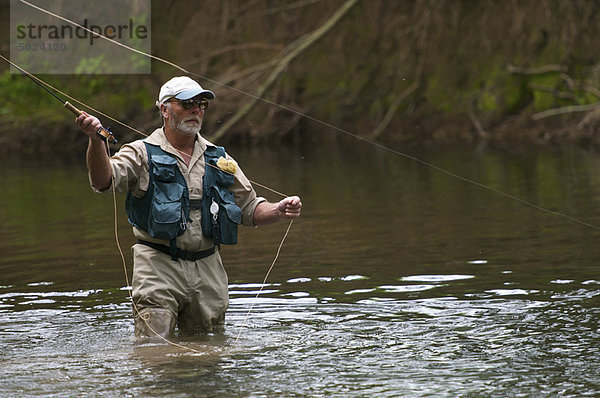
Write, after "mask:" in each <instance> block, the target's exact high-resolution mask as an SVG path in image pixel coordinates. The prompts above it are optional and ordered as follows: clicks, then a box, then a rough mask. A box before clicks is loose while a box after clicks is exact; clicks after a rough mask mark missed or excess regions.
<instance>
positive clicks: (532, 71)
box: [507, 64, 567, 75]
mask: <svg viewBox="0 0 600 398" xmlns="http://www.w3.org/2000/svg"><path fill="white" fill-rule="evenodd" d="M507 68H508V71H509V72H510V73H514V74H517V75H542V74H544V73H550V72H566V71H567V67H566V66H564V65H544V66H540V67H537V68H523V67H519V66H514V65H512V64H508V65H507Z"/></svg>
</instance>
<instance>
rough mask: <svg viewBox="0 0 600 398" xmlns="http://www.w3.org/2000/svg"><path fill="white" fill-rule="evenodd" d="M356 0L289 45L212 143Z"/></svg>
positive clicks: (247, 110) (215, 135) (219, 130)
mask: <svg viewBox="0 0 600 398" xmlns="http://www.w3.org/2000/svg"><path fill="white" fill-rule="evenodd" d="M357 1H358V0H347V1H346V2H345V3H344V4H343V5H342V6H341V7H340V8H339V9H338V10H337V11H336V12H335V13H334V14H333V15H332V16H331V17H330V18H329V19H328V20H327V21H326V22H325V23H324V24H323V25H321V27H319V28H318V29H316V30H314V31H312V32H311V33H309V34H308V35H306V36H304V37H301V38H300V39H298V40H296V41H295V42H294V43H292V44H290V45H289V46H288V47H287V50H288V51H287V53H286V51H283V53H284V54H285V55H283V56H282V57H281V59H280V60H279V61H278V63H277V66H276V67H275V69H274V70H273V71H272V72H271V74H270V75H269V76H268V77H267V79H266V80H265V81H264V82H263V84H262V86H260V87H259V88H258V90H257V92H256V93H255V94H254V95H253V96H252V98H251V99H250V100H249V101H248V102H246V103H245V104H244V105H243V106H242V107H241V108H240V109H239V110H238V111H237V112H236V114H235V115H233V116H232V117H231V119H228V120H227V121H226V122H225V123H224V124H223V125H222V126H221V127H220V128H219V129H218V130H217V131H216V132H215V133H214V134H213V135H212V136H211V137H210V139H211V140H213V141H216V140H218V139H219V138H221V137H222V136H223V135H224V134H225V133H226V132H227V130H229V128H230V127H231V126H233V125H234V124H235V123H237V121H238V120H240V119H241V118H242V117H243V116H244V115H245V114H246V113H248V112H249V111H250V109H252V107H253V106H254V104H255V103H256V102H257V101H258V100H259V99H261V97H262V95H263V94H264V93H265V91H266V90H267V89H268V88H269V87H270V86H271V85H272V84H273V82H274V81H275V80H276V79H277V78H278V77H279V75H281V73H282V72H283V71H284V70H285V68H287V66H288V65H289V63H290V62H291V61H292V60H293V59H294V58H296V57H297V56H298V55H300V54H301V53H302V52H304V50H306V49H307V48H309V47H310V46H311V45H312V44H313V43H315V42H316V41H317V40H318V39H319V38H321V37H322V36H323V35H325V33H327V32H328V31H329V30H330V29H331V28H332V27H333V26H335V24H336V23H337V22H338V21H339V20H340V19H341V18H342V16H344V14H346V12H348V10H350V9H351V8H352V7H353V6H354V4H356V2H357Z"/></svg>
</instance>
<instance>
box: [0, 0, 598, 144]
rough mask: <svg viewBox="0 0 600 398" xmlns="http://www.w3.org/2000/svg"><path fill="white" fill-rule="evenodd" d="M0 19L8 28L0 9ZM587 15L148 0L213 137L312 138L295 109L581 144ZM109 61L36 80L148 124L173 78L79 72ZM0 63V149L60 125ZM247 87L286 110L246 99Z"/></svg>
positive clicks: (558, 9)
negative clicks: (199, 88) (203, 102)
mask: <svg viewBox="0 0 600 398" xmlns="http://www.w3.org/2000/svg"><path fill="white" fill-rule="evenodd" d="M194 4H196V3H194ZM0 13H2V14H4V15H3V16H4V18H5V21H7V20H8V8H7V7H5V8H2V9H0ZM336 13H339V15H338V16H339V19H335V18H334V16H335V15H336ZM599 13H600V5H599V4H598V3H596V2H594V1H584V0H573V1H568V2H565V1H562V0H540V1H537V2H516V3H515V2H471V1H466V0H457V1H450V2H448V1H447V2H443V1H437V0H416V1H412V2H405V1H388V0H368V1H367V0H358V1H355V0H331V1H301V2H298V1H294V0H289V1H285V2H271V1H268V0H254V1H250V2H247V1H227V2H202V3H198V4H197V5H195V6H193V7H191V6H190V3H189V2H184V1H174V2H173V1H166V0H154V1H153V2H152V21H151V24H152V50H153V54H154V55H156V56H158V57H162V58H165V59H168V60H169V61H171V62H174V63H176V64H178V65H181V66H182V67H184V68H186V69H187V70H189V71H191V72H193V73H195V74H197V75H198V76H196V78H197V79H198V80H199V81H200V83H201V84H202V85H203V86H206V87H208V88H210V89H213V90H215V91H216V93H217V100H216V101H215V103H214V105H213V106H211V108H210V111H209V112H208V113H207V115H206V120H205V125H204V134H205V135H207V136H208V137H211V136H212V135H213V134H216V137H218V141H220V142H222V141H228V140H238V139H243V140H249V141H263V140H273V139H292V138H294V139H300V140H302V139H317V140H319V139H321V137H324V136H325V135H324V134H322V132H323V131H324V130H325V129H328V127H325V126H323V125H320V124H318V123H316V122H315V121H314V120H311V119H309V118H303V117H300V116H299V114H303V113H306V114H308V115H310V116H311V118H316V119H318V120H322V121H324V122H326V123H329V124H332V125H335V126H337V127H340V128H344V129H347V130H349V131H351V132H353V133H356V134H359V135H362V136H365V137H369V138H376V139H381V140H390V141H393V140H403V141H412V142H422V141H423V140H426V141H430V140H436V139H444V140H451V141H465V140H467V141H473V140H480V139H485V140H492V141H497V142H501V141H505V140H508V139H510V140H515V139H516V140H529V141H532V140H534V141H539V140H543V141H544V142H547V141H553V142H559V143H561V142H565V141H574V142H578V143H585V144H589V143H592V144H595V143H596V141H597V138H596V130H597V127H596V126H597V125H598V122H599V121H598V117H597V116H595V112H594V108H595V104H596V103H598V102H599V101H600V59H598V56H597V55H596V53H597V51H596V49H597V47H598V46H597V45H596V44H597V42H598V39H597V37H599V35H598V31H599V30H600V26H599V25H597V24H595V23H594V22H595V17H596V16H597V15H599ZM175 21H176V23H175ZM325 27H326V28H327V30H323V31H322V32H320V30H322V29H324V28H325ZM319 32H320V33H319ZM7 47H8V45H6V46H4V47H3V48H7ZM300 48H302V51H298V50H299V49H300ZM3 54H5V55H6V52H3ZM108 57H110V54H98V55H97V56H96V57H94V58H87V59H85V58H84V59H81V60H79V63H78V65H75V66H74V67H75V68H76V71H77V73H78V75H70V76H66V75H45V76H44V75H43V76H40V77H41V78H42V79H44V80H45V81H48V82H49V83H50V84H52V85H55V86H56V87H57V88H59V89H60V90H63V91H65V92H66V93H68V94H69V95H72V96H73V97H75V98H78V99H80V100H82V101H84V102H85V103H86V104H89V105H90V106H93V107H94V108H97V109H99V110H101V111H102V112H104V113H106V114H109V115H111V116H113V117H115V118H118V119H119V120H121V121H123V122H125V123H127V124H130V125H132V126H136V127H138V128H142V129H144V130H152V128H153V127H155V126H156V125H158V124H159V123H160V121H159V120H158V117H157V114H156V109H155V107H154V100H155V97H156V93H157V92H158V89H159V87H160V85H161V83H162V82H164V81H165V80H166V79H168V78H170V77H172V76H174V75H179V74H182V72H181V71H178V70H177V69H175V68H173V67H172V66H168V65H165V64H163V63H160V62H158V61H155V60H153V61H152V74H151V75H143V76H139V75H138V76H136V75H131V76H125V75H97V74H93V73H95V71H97V70H101V69H102V65H103V64H105V63H106V62H110V60H109V59H108ZM134 62H135V61H134ZM137 62H139V58H137ZM7 69H8V65H4V69H3V72H2V73H1V74H0V95H1V96H2V98H4V99H5V101H2V103H0V126H2V127H3V128H2V130H3V134H2V136H3V137H2V141H3V142H5V141H6V140H21V139H28V140H29V139H31V137H30V136H28V135H31V134H32V133H31V132H32V131H34V130H36V128H41V127H44V128H48V127H49V126H50V127H52V128H54V129H58V130H62V131H69V130H74V126H73V124H72V117H71V116H72V115H70V114H68V113H67V112H66V111H64V110H62V109H60V104H59V103H58V102H57V101H55V100H54V99H52V98H51V97H50V96H48V95H47V94H46V93H44V92H43V91H41V89H40V88H39V87H37V86H35V85H34V84H33V83H32V82H31V81H29V80H28V79H26V78H25V77H23V76H21V75H18V74H10V73H9V72H8V70H7ZM216 82H218V83H220V84H217V83H216ZM230 87H233V88H234V90H232V89H230ZM242 92H243V93H248V94H250V95H244V94H242ZM257 93H258V94H259V95H260V96H261V97H262V98H264V99H266V100H268V101H269V102H273V103H276V104H281V105H282V106H283V107H284V108H287V109H284V108H283V107H277V106H275V105H273V104H270V103H265V102H261V101H258V102H256V103H252V101H253V98H252V95H255V94H257ZM289 109H294V110H296V111H297V112H298V113H294V112H290V111H289ZM598 113H599V114H600V112H598ZM109 124H111V125H113V127H115V126H114V122H113V123H109ZM32 127H33V128H32ZM119 129H124V128H121V127H119V128H118V129H116V130H119ZM565 131H566V132H567V133H565ZM116 134H117V135H118V136H119V135H121V136H125V137H127V138H129V139H133V138H136V135H135V134H134V133H131V132H128V131H121V132H117V133H116ZM327 136H329V135H327ZM81 143H82V145H84V140H81Z"/></svg>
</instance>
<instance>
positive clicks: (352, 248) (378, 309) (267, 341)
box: [0, 146, 600, 397]
mask: <svg viewBox="0 0 600 398" xmlns="http://www.w3.org/2000/svg"><path fill="white" fill-rule="evenodd" d="M230 151H232V152H233V153H234V155H236V158H237V159H238V161H239V162H240V164H241V165H242V167H243V168H244V170H245V171H246V173H247V174H248V175H250V177H251V178H252V177H254V179H256V180H258V181H260V182H262V183H265V182H267V185H269V186H273V187H277V188H278V190H279V191H282V192H290V193H299V194H300V195H301V196H302V197H303V201H304V203H305V209H304V214H303V217H302V219H301V220H299V221H298V222H297V223H294V226H293V227H292V230H291V232H290V235H289V237H288V239H287V240H286V243H285V245H284V247H283V249H282V252H281V256H280V258H279V260H278V261H277V263H276V266H275V268H274V269H273V272H272V274H271V275H270V277H269V279H268V281H267V283H265V284H264V285H263V284H262V281H263V278H264V276H265V273H266V271H267V269H268V267H269V265H270V264H271V262H272V260H273V257H274V255H275V250H276V248H277V244H278V243H279V241H280V239H281V237H282V235H283V233H284V232H285V228H286V225H276V226H271V227H268V228H259V229H257V230H248V229H245V230H243V231H242V233H241V236H240V244H239V245H238V247H235V248H230V247H224V248H223V251H222V255H223V258H224V261H225V263H226V266H227V268H228V272H229V275H230V286H229V288H230V296H231V306H230V311H229V312H228V317H227V324H226V326H227V328H226V332H225V333H224V334H220V335H209V336H203V337H197V338H188V339H183V338H176V339H175V342H176V343H177V344H180V345H182V346H184V347H188V348H189V349H188V350H186V349H181V348H178V347H173V346H169V345H164V344H155V343H136V342H134V340H133V338H132V336H133V323H132V320H131V307H130V302H129V300H128V298H127V297H128V291H127V287H126V286H125V278H124V274H123V270H122V266H121V263H120V258H119V257H118V254H117V252H116V250H115V247H114V243H113V242H112V240H113V232H112V228H113V225H112V199H111V198H110V197H109V196H95V195H93V194H92V193H91V192H90V191H89V188H88V186H87V176H86V175H85V172H84V171H83V165H81V164H79V165H76V166H73V165H70V166H60V167H59V166H55V167H49V168H45V169H37V168H36V169H29V170H28V169H11V168H10V167H5V168H2V169H1V171H0V177H2V178H3V181H4V182H5V185H6V187H5V189H3V190H0V220H1V222H0V248H1V250H2V254H3V255H2V256H0V344H2V347H3V349H2V350H1V351H0V358H1V361H0V383H1V384H2V386H3V387H4V389H3V391H4V392H5V393H6V394H7V395H18V396H20V395H26V396H31V395H64V394H65V391H68V392H69V393H68V394H69V395H84V394H86V395H87V394H89V395H96V396H104V395H106V396H113V395H156V396H157V395H160V396H186V395H189V396H215V397H216V396H269V397H271V396H403V395H406V396H415V395H435V396H438V395H439V396H457V395H458V396H465V395H469V394H471V395H475V396H480V395H490V394H491V395H498V396H513V395H540V394H543V395H551V396H552V395H561V396H569V395H571V396H580V395H592V396H593V395H599V394H600V376H598V375H597V368H598V366H599V365H600V352H599V351H600V348H599V347H600V345H599V344H598V343H599V342H600V336H599V334H598V333H599V330H600V328H599V325H598V319H599V317H598V315H599V310H598V308H599V307H598V297H599V296H600V279H599V278H598V273H597V260H598V251H597V250H596V247H597V245H596V244H595V243H596V240H597V236H596V234H597V232H596V231H595V230H593V229H590V228H585V227H583V226H581V225H579V224H575V223H572V222H569V221H568V220H565V219H563V218H560V217H556V216H552V215H549V214H547V213H542V212H539V211H537V210H535V209H532V208H530V207H527V206H523V205H522V204H521V203H518V202H515V201H511V200H508V199H506V198H505V197H502V196H499V195H497V194H495V193H493V192H489V191H485V190H481V189H479V188H477V187H475V186H472V185H470V184H466V183H464V182H461V181H457V180H455V179H452V178H449V177H448V176H446V175H443V174H440V173H438V172H435V171H434V170H431V169H427V168H425V167H423V166H419V165H417V164H415V163H412V162H410V161H409V160H406V159H399V158H397V157H392V156H390V155H389V154H387V153H379V152H377V151H375V152H374V151H371V150H367V151H363V150H361V149H358V148H356V147H348V148H346V147H342V146H340V147H333V148H323V149H316V150H315V149H311V150H310V151H305V150H304V149H303V148H295V149H287V150H285V149H280V148H279V149H277V150H269V149H268V148H265V149H261V150H260V151H259V150H256V149H248V150H242V149H233V150H231V149H230ZM418 155H419V157H420V158H423V159H425V160H427V161H430V162H432V163H434V164H437V165H439V166H441V167H445V168H447V169H449V170H451V171H453V172H456V173H458V174H461V175H464V176H465V177H468V178H471V179H475V180H477V181H480V182H482V183H485V184H489V185H492V186H494V187H497V188H498V189H502V190H503V191H506V192H510V193H512V194H516V195H519V196H521V197H523V198H524V199H526V200H529V201H533V202H535V203H538V204H540V205H543V206H545V207H548V208H549V209H554V210H560V211H562V212H566V213H569V214H570V215H572V216H575V217H577V218H581V219H583V220H586V221H588V222H590V223H593V224H600V222H599V218H598V214H597V208H598V200H599V197H600V195H599V194H600V185H599V177H598V176H597V173H596V172H595V170H597V169H598V166H599V165H598V160H597V157H596V156H594V155H592V154H581V153H577V152H569V151H564V152H548V151H540V152H537V153H521V154H506V153H495V152H489V153H473V152H470V151H463V150H456V149H448V148H445V149H443V150H438V151H427V152H423V153H420V154H418ZM261 194H264V195H267V196H269V195H270V194H269V193H265V192H261ZM272 199H277V198H272ZM118 200H119V202H120V203H121V204H122V201H123V198H122V197H119V199H118ZM120 206H122V205H120ZM118 223H119V227H118V230H119V235H120V238H121V242H122V245H123V246H124V247H128V246H130V245H131V244H132V243H133V242H132V237H131V234H130V231H129V226H128V225H127V222H126V219H125V215H124V212H123V211H121V212H120V213H119V219H118ZM126 256H127V257H128V254H127V253H126ZM128 272H129V273H130V272H131V270H130V269H128ZM250 308H252V310H251V311H250V313H249V312H248V311H249V309H250ZM238 336H239V339H238ZM192 350H193V351H192Z"/></svg>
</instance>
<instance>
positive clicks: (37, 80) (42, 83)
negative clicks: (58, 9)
mask: <svg viewBox="0 0 600 398" xmlns="http://www.w3.org/2000/svg"><path fill="white" fill-rule="evenodd" d="M0 58H2V59H3V60H4V61H6V62H8V63H9V64H10V65H12V66H14V67H15V68H17V69H18V70H20V71H21V72H22V73H23V74H25V75H26V76H27V77H29V78H30V79H31V80H33V81H34V82H35V83H37V84H38V85H39V86H40V87H42V88H43V89H44V90H45V91H47V92H48V93H50V94H52V96H53V97H55V98H56V99H58V100H59V101H61V102H62V103H63V104H66V103H67V102H65V101H64V100H63V99H62V98H60V97H58V96H57V95H56V94H55V93H54V92H53V91H51V90H50V89H52V90H54V91H56V92H58V93H60V94H61V95H63V96H64V97H66V98H69V99H70V100H72V101H74V102H76V103H78V104H79V105H81V106H83V107H85V108H87V109H90V110H92V111H93V112H96V113H98V114H100V115H102V116H104V117H106V118H108V119H110V120H112V121H114V122H117V123H119V124H120V125H122V126H124V127H126V128H129V129H131V130H132V131H135V132H137V133H139V134H140V135H143V136H145V137H148V135H147V134H145V133H143V132H142V131H140V130H138V129H136V128H134V127H132V126H130V125H128V124H125V123H123V122H121V121H119V120H117V119H115V118H113V117H111V116H109V115H107V114H105V113H103V112H101V111H99V110H97V109H95V108H93V107H91V106H89V105H87V104H85V103H84V102H82V101H80V100H78V99H77V98H75V97H72V96H70V95H69V94H67V93H65V92H63V91H61V90H59V89H58V88H56V87H54V86H52V85H51V84H49V83H47V82H46V81H44V80H42V79H40V78H38V77H37V76H35V75H33V74H32V73H31V72H29V71H27V70H26V69H24V68H22V67H21V66H19V65H17V64H16V63H14V62H12V61H10V60H8V59H7V58H6V57H4V56H3V55H2V54H0ZM49 88H50V89H49ZM102 137H103V138H104V139H105V144H106V145H105V146H106V151H107V152H106V154H107V156H108V157H109V158H110V157H111V153H110V145H109V143H110V142H111V139H110V137H109V136H104V135H103V136H102ZM175 149H176V148H175ZM176 150H177V149H176ZM178 152H181V151H178ZM186 155H187V154H186ZM187 156H190V155H187ZM206 164H208V165H209V166H211V167H213V168H215V169H217V170H220V171H222V172H225V173H227V174H231V175H234V173H231V172H229V171H227V170H222V169H221V168H219V167H218V166H216V165H212V164H210V163H206ZM111 181H112V184H111V191H112V196H113V213H114V223H113V225H114V235H115V242H116V245H117V249H118V252H119V255H120V257H121V262H122V264H123V271H124V274H125V283H126V289H127V291H128V296H129V299H130V300H131V303H132V306H133V309H134V312H135V314H136V315H137V316H138V317H139V318H140V319H142V320H143V321H144V323H145V324H146V327H147V328H148V329H149V330H150V331H151V332H152V333H154V334H155V335H156V336H157V337H159V338H160V339H161V340H163V341H164V342H165V343H167V344H169V345H172V346H175V347H178V348H181V349H184V350H189V351H192V352H194V353H197V354H203V352H201V351H198V350H196V349H193V348H190V347H186V346H183V345H181V344H177V343H175V342H173V341H170V340H168V339H167V338H166V337H164V336H162V335H160V334H159V333H158V332H157V331H156V330H154V329H153V328H152V327H151V326H150V325H149V324H148V320H149V319H150V314H142V313H141V312H140V310H139V309H138V307H137V303H136V302H135V301H134V299H133V296H132V290H131V285H130V282H129V275H128V273H127V262H126V260H125V255H124V253H123V249H122V247H121V243H120V239H119V232H118V209H117V196H116V188H115V177H114V175H111ZM249 181H250V182H251V183H252V184H254V185H257V186H259V187H261V188H263V189H265V190H268V191H270V192H273V193H275V194H277V195H280V196H282V197H284V198H285V197H287V196H288V195H286V194H284V193H281V192H279V191H277V190H275V189H272V188H270V187H268V186H266V185H263V184H260V183H258V182H256V181H252V180H250V179H249ZM292 222H293V219H291V220H290V224H289V225H288V228H287V231H286V233H285V234H284V236H283V238H282V240H281V242H280V244H279V248H278V249H277V253H276V255H275V259H274V260H273V262H272V263H271V267H270V268H269V270H268V272H267V274H266V275H265V278H264V281H263V285H262V286H261V288H260V290H259V292H258V293H257V296H256V299H258V295H259V294H260V293H261V292H262V290H263V288H264V285H265V283H266V281H267V278H268V277H269V274H270V272H271V270H272V269H273V267H274V266H275V263H276V261H277V259H278V258H279V254H280V252H281V248H282V246H283V243H284V242H285V239H286V238H287V236H288V233H289V231H290V228H291V226H292ZM253 307H254V303H253V304H252V305H251V307H250V309H249V310H248V312H247V313H246V317H245V319H244V321H243V323H242V325H241V326H240V330H239V333H238V335H237V337H236V339H235V342H234V344H235V343H237V341H238V340H239V338H240V335H241V331H242V329H243V327H244V325H245V324H246V322H247V320H248V318H249V316H250V312H251V311H252V309H253Z"/></svg>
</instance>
